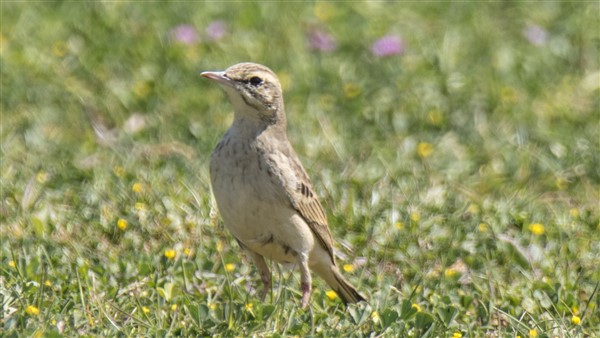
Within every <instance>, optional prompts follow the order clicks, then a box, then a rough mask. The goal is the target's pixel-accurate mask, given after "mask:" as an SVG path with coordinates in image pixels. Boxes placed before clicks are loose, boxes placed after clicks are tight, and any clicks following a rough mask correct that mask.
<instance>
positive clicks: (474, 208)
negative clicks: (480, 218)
mask: <svg viewBox="0 0 600 338" xmlns="http://www.w3.org/2000/svg"><path fill="white" fill-rule="evenodd" d="M467 212H468V213H470V214H473V215H477V214H478V213H479V206H478V205H477V204H474V203H471V204H469V207H468V208H467Z"/></svg>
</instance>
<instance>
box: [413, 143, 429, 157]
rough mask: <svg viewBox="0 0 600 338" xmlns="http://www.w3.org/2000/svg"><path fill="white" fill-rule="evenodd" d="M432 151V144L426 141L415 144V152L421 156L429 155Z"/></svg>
mask: <svg viewBox="0 0 600 338" xmlns="http://www.w3.org/2000/svg"><path fill="white" fill-rule="evenodd" d="M431 153H433V144H431V143H427V142H421V143H419V144H418V145H417V154H418V155H419V156H420V157H422V158H425V157H429V155H431Z"/></svg>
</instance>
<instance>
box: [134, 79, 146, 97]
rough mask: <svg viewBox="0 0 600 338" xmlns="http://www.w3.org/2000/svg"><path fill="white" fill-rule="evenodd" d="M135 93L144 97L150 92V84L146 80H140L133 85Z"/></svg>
mask: <svg viewBox="0 0 600 338" xmlns="http://www.w3.org/2000/svg"><path fill="white" fill-rule="evenodd" d="M133 93H134V94H135V96H137V97H141V98H144V97H146V96H148V93H150V85H149V84H148V82H146V81H138V82H136V83H135V84H134V85H133Z"/></svg>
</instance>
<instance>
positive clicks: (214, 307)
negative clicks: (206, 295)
mask: <svg viewBox="0 0 600 338" xmlns="http://www.w3.org/2000/svg"><path fill="white" fill-rule="evenodd" d="M208 308H209V309H211V310H213V311H214V310H216V309H217V303H212V302H211V303H208Z"/></svg>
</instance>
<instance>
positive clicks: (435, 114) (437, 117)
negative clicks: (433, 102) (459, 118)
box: [427, 109, 444, 126]
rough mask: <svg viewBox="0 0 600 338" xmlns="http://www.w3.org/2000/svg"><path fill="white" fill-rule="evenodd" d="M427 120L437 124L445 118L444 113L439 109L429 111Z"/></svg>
mask: <svg viewBox="0 0 600 338" xmlns="http://www.w3.org/2000/svg"><path fill="white" fill-rule="evenodd" d="M427 120H429V123H431V124H433V125H435V126H437V125H440V124H441V123H442V121H443V120H444V115H443V114H442V112H441V111H439V110H438V109H432V110H430V111H429V113H427Z"/></svg>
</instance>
